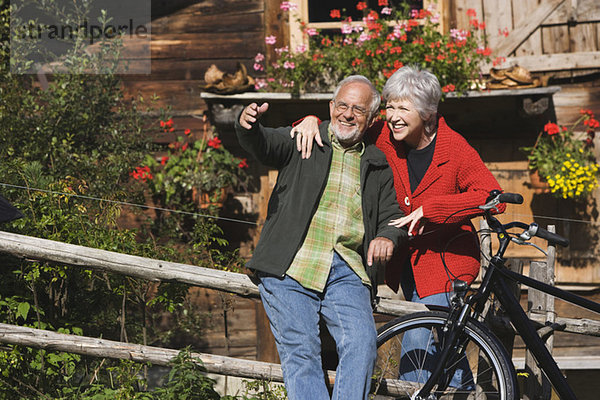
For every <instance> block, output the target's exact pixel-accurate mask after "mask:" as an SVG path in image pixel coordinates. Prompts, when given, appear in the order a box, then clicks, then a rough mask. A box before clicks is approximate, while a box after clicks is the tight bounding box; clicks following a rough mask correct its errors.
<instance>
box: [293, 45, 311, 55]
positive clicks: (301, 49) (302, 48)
mask: <svg viewBox="0 0 600 400" xmlns="http://www.w3.org/2000/svg"><path fill="white" fill-rule="evenodd" d="M306 50H308V47H306V45H305V44H300V45H298V46H297V47H296V53H304V52H305V51H306Z"/></svg>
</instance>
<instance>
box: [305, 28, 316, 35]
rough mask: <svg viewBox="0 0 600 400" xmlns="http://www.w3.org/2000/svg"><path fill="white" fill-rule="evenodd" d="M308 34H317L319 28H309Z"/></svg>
mask: <svg viewBox="0 0 600 400" xmlns="http://www.w3.org/2000/svg"><path fill="white" fill-rule="evenodd" d="M306 34H307V35H308V36H315V35H316V34H317V30H316V29H315V28H307V29H306Z"/></svg>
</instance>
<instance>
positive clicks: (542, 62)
mask: <svg viewBox="0 0 600 400" xmlns="http://www.w3.org/2000/svg"><path fill="white" fill-rule="evenodd" d="M544 51H546V50H545V49H544ZM511 65H520V66H522V67H524V68H527V69H528V70H529V71H531V72H546V71H559V70H569V69H587V68H594V69H599V68H600V51H585V52H579V53H558V54H543V55H533V56H521V57H507V58H506V61H505V62H504V63H503V64H502V65H500V67H501V68H504V67H509V66H511ZM486 67H488V66H487V65H486V66H483V67H482V71H485V72H487V71H489V68H488V69H485V68H486Z"/></svg>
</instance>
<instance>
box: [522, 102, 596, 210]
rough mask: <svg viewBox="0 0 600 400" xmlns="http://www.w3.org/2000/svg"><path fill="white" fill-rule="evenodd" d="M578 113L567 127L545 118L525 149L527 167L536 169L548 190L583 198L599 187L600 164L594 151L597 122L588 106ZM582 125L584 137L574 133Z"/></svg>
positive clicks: (566, 197)
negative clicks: (542, 126) (582, 138)
mask: <svg viewBox="0 0 600 400" xmlns="http://www.w3.org/2000/svg"><path fill="white" fill-rule="evenodd" d="M580 114H581V116H580V117H579V118H578V119H577V120H576V121H575V122H574V123H573V124H572V125H571V126H569V127H567V126H562V127H561V126H558V125H557V124H555V123H553V122H548V123H547V124H546V125H545V126H544V129H543V131H542V132H540V134H539V135H538V137H537V140H536V142H535V144H534V145H533V146H531V147H524V148H522V150H523V151H525V152H527V153H528V160H529V169H530V170H532V171H536V172H537V173H538V174H539V175H540V177H541V178H542V179H545V181H546V182H547V183H548V185H549V187H550V192H551V193H552V194H553V195H554V196H555V197H558V198H563V199H584V198H587V197H588V196H589V195H590V194H591V192H592V191H593V190H594V189H596V188H597V187H598V175H599V174H600V172H599V167H600V166H599V165H598V163H597V160H596V157H595V155H594V152H593V139H594V136H595V129H597V128H598V127H600V123H599V122H598V121H597V120H596V119H595V118H594V114H593V113H592V112H591V111H590V110H580ZM581 129H584V130H585V132H586V136H587V137H586V138H585V140H580V139H577V138H576V137H575V132H577V131H579V130H581Z"/></svg>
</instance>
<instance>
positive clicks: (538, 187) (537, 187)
mask: <svg viewBox="0 0 600 400" xmlns="http://www.w3.org/2000/svg"><path fill="white" fill-rule="evenodd" d="M529 182H530V187H531V188H532V189H533V193H535V194H543V193H550V185H548V182H546V180H545V179H544V178H542V177H541V176H540V174H539V172H538V170H537V169H534V170H529Z"/></svg>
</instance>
